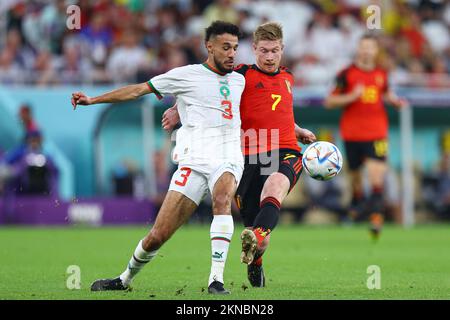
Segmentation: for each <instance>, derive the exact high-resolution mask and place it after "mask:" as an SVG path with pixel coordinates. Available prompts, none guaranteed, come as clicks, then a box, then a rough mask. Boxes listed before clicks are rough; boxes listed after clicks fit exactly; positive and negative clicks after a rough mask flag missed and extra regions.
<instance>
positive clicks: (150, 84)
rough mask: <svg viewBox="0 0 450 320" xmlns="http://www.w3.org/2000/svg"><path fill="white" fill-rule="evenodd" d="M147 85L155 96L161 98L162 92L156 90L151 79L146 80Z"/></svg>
mask: <svg viewBox="0 0 450 320" xmlns="http://www.w3.org/2000/svg"><path fill="white" fill-rule="evenodd" d="M147 85H148V87H149V88H150V90H151V91H152V92H153V93H154V94H155V95H156V97H157V98H158V99H159V100H161V99H162V98H163V96H162V94H161V93H160V92H159V91H158V90H156V88H155V86H154V85H153V83H152V82H151V80H148V81H147Z"/></svg>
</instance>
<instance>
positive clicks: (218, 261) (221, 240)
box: [208, 215, 234, 286]
mask: <svg viewBox="0 0 450 320" xmlns="http://www.w3.org/2000/svg"><path fill="white" fill-rule="evenodd" d="M233 231H234V223H233V217H232V216H231V215H215V216H214V218H213V221H212V223H211V229H210V235H211V252H212V259H211V274H210V275H209V282H208V286H209V285H210V284H211V282H213V281H219V282H222V283H224V282H223V270H224V269H225V262H226V261H227V255H228V247H229V246H230V241H231V237H232V236H233Z"/></svg>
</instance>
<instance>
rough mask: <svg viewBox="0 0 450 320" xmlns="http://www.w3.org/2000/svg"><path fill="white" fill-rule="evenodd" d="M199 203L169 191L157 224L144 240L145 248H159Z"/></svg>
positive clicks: (151, 249) (149, 249)
mask: <svg viewBox="0 0 450 320" xmlns="http://www.w3.org/2000/svg"><path fill="white" fill-rule="evenodd" d="M196 207H197V205H196V204H195V203H194V202H193V201H192V200H191V199H189V198H188V197H186V196H184V195H183V194H181V193H178V192H175V191H169V192H168V193H167V196H166V198H165V199H164V202H163V205H162V207H161V209H160V210H159V212H158V216H157V218H156V221H155V224H154V225H153V227H152V229H151V230H150V232H149V233H148V235H147V236H146V237H145V239H144V240H143V247H144V249H145V250H148V251H153V250H156V249H159V248H160V247H161V246H162V245H163V244H164V243H165V242H166V241H167V240H168V239H169V238H170V237H171V236H172V235H173V234H174V233H175V231H176V230H177V229H178V228H179V227H180V226H181V225H182V224H183V223H184V222H186V220H187V219H188V218H189V217H190V216H191V215H192V213H193V212H194V210H195V209H196Z"/></svg>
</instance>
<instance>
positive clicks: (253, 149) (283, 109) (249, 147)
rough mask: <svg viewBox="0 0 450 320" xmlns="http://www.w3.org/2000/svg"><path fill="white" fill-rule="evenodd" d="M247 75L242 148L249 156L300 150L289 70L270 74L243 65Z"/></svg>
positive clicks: (242, 106) (243, 101)
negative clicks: (276, 151)
mask: <svg viewBox="0 0 450 320" xmlns="http://www.w3.org/2000/svg"><path fill="white" fill-rule="evenodd" d="M235 71H236V72H239V73H241V74H242V75H244V76H245V89H244V92H243V93H242V96H241V106H240V112H241V121H242V124H241V128H242V130H243V135H242V146H243V152H244V154H245V155H249V154H257V153H262V152H267V151H269V150H276V149H293V150H296V151H300V147H299V146H298V143H297V138H296V136H295V120H294V108H293V96H292V87H293V86H294V77H293V75H292V74H291V73H290V72H289V71H288V70H287V69H286V68H285V67H280V69H279V71H278V72H276V73H273V74H268V73H265V72H263V71H262V70H260V69H259V68H258V67H257V66H256V65H245V64H244V65H239V66H237V67H236V69H235Z"/></svg>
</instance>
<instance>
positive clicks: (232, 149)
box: [148, 64, 245, 164]
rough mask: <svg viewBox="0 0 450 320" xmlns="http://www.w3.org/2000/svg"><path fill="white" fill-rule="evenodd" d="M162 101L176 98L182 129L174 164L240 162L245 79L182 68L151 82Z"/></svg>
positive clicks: (202, 67)
mask: <svg viewBox="0 0 450 320" xmlns="http://www.w3.org/2000/svg"><path fill="white" fill-rule="evenodd" d="M148 85H149V86H150V87H151V88H152V91H153V92H154V93H155V94H156V95H157V96H158V97H159V98H161V96H163V95H169V94H170V95H174V96H175V97H176V99H177V102H176V103H177V108H178V113H179V115H180V120H181V124H182V127H181V128H180V129H179V130H178V132H177V139H176V147H175V150H174V153H173V158H174V161H176V162H179V163H180V164H183V163H185V164H186V163H193V162H194V163H199V162H200V163H201V162H205V161H208V160H209V161H211V160H213V159H216V160H225V159H226V160H230V161H232V160H233V159H236V161H241V160H242V158H243V156H242V152H241V141H240V130H241V117H240V111H239V106H240V102H241V94H242V92H243V90H244V87H245V78H244V76H242V75H241V74H239V73H237V72H234V71H233V72H231V73H226V74H221V73H220V72H218V71H215V70H212V69H211V68H210V67H209V66H208V65H207V64H194V65H187V66H184V67H179V68H175V69H172V70H170V71H168V72H167V73H165V74H161V75H158V76H156V77H154V78H152V79H151V80H150V81H148Z"/></svg>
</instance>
